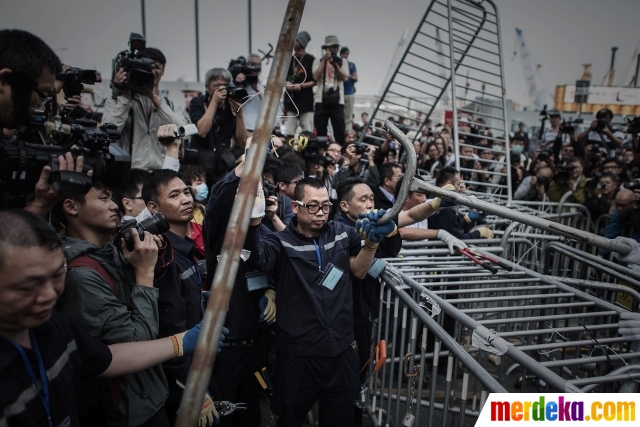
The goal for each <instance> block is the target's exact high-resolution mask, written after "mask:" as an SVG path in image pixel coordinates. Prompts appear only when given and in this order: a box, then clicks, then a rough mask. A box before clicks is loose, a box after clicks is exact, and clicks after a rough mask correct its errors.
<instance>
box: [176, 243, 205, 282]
mask: <svg viewBox="0 0 640 427" xmlns="http://www.w3.org/2000/svg"><path fill="white" fill-rule="evenodd" d="M175 252H176V253H177V254H178V255H180V256H181V257H182V258H184V260H185V261H187V264H189V267H191V268H193V269H194V272H195V273H194V274H195V275H196V279H197V280H198V284H199V285H200V286H202V276H201V275H200V270H198V265H197V264H193V263H192V262H191V261H189V258H187V257H186V256H184V255H182V254H181V253H180V251H175Z"/></svg>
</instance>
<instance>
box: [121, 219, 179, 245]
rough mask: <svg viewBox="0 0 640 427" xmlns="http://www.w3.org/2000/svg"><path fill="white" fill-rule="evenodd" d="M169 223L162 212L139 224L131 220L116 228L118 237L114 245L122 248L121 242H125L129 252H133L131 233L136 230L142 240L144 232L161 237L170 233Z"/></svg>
mask: <svg viewBox="0 0 640 427" xmlns="http://www.w3.org/2000/svg"><path fill="white" fill-rule="evenodd" d="M169 228H170V227H169V223H168V222H167V219H166V218H165V217H164V215H163V214H162V212H158V213H157V214H155V215H153V216H151V217H149V218H147V219H143V220H142V221H140V222H138V221H137V220H136V219H135V218H132V219H129V220H127V221H124V222H121V223H120V224H118V226H117V227H116V237H115V239H114V244H115V245H116V247H120V241H121V240H124V243H125V245H126V246H127V249H128V250H129V252H133V248H134V246H133V235H132V234H131V231H132V230H133V229H135V230H136V231H137V232H138V236H139V237H140V240H144V232H145V231H148V232H149V234H155V235H160V234H163V233H166V232H167V231H169Z"/></svg>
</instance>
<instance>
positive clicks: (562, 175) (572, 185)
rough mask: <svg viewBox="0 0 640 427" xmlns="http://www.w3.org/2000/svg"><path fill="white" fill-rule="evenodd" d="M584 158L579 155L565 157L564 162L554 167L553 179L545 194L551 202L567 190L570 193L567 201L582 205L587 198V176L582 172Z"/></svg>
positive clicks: (557, 200) (555, 200)
mask: <svg viewBox="0 0 640 427" xmlns="http://www.w3.org/2000/svg"><path fill="white" fill-rule="evenodd" d="M583 169H584V160H582V159H581V158H580V157H572V158H569V159H566V160H565V161H564V164H562V165H560V166H557V167H556V175H555V179H554V180H553V182H552V183H551V186H550V187H549V191H548V193H547V196H548V197H549V200H551V201H552V202H559V201H560V199H561V198H562V196H564V194H565V193H566V192H568V191H571V192H572V194H571V195H570V196H569V198H568V199H567V200H566V201H567V203H578V204H580V205H583V204H584V202H585V201H586V199H587V190H586V186H587V177H585V176H584V175H583V174H582V171H583Z"/></svg>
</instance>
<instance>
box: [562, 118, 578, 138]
mask: <svg viewBox="0 0 640 427" xmlns="http://www.w3.org/2000/svg"><path fill="white" fill-rule="evenodd" d="M583 122H584V120H583V119H582V118H579V119H575V120H573V119H571V118H569V120H563V121H562V124H561V125H560V131H561V132H562V133H568V134H571V135H573V134H575V133H576V125H579V124H582V123H583Z"/></svg>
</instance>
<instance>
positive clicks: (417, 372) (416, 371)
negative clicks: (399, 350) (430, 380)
mask: <svg viewBox="0 0 640 427" xmlns="http://www.w3.org/2000/svg"><path fill="white" fill-rule="evenodd" d="M412 356H413V353H407V354H406V355H405V356H404V376H405V377H406V378H415V377H417V376H418V375H420V365H416V366H414V367H413V373H412V374H410V373H409V359H411V357H412Z"/></svg>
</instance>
